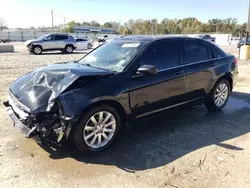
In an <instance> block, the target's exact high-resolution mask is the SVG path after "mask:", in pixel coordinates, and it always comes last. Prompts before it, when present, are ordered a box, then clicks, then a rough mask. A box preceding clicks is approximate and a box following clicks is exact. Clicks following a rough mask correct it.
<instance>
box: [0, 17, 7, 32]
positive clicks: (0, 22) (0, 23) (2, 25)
mask: <svg viewBox="0 0 250 188" xmlns="http://www.w3.org/2000/svg"><path fill="white" fill-rule="evenodd" d="M4 29H8V27H7V25H6V23H5V21H4V20H3V18H1V17H0V31H3V30H4Z"/></svg>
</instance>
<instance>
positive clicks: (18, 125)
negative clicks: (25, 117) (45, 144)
mask: <svg viewBox="0 0 250 188" xmlns="http://www.w3.org/2000/svg"><path fill="white" fill-rule="evenodd" d="M3 104H4V106H6V107H7V112H8V114H9V116H10V118H11V119H12V121H13V126H14V127H15V128H17V129H19V130H20V131H21V132H23V133H24V134H25V136H26V137H27V138H29V137H31V136H33V133H35V131H36V127H33V128H29V127H27V126H26V125H24V124H23V123H22V122H21V121H20V119H19V118H18V117H17V115H16V114H15V112H14V109H13V107H12V106H11V105H10V104H9V101H5V102H4V103H3Z"/></svg>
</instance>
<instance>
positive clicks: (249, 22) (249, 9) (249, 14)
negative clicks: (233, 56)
mask: <svg viewBox="0 0 250 188" xmlns="http://www.w3.org/2000/svg"><path fill="white" fill-rule="evenodd" d="M249 31H250V0H249V5H248V23H247V34H246V42H247V41H248V36H249Z"/></svg>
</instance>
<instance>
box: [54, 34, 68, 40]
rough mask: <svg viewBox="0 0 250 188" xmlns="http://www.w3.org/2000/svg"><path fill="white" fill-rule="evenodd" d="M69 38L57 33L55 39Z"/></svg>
mask: <svg viewBox="0 0 250 188" xmlns="http://www.w3.org/2000/svg"><path fill="white" fill-rule="evenodd" d="M66 39H68V37H67V36H65V35H55V40H66Z"/></svg>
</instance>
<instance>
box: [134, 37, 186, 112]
mask: <svg viewBox="0 0 250 188" xmlns="http://www.w3.org/2000/svg"><path fill="white" fill-rule="evenodd" d="M179 60H180V59H179V45H178V42H177V41H159V42H155V43H153V44H151V45H150V46H149V47H148V48H147V49H146V50H145V51H144V52H143V53H142V55H141V56H140V57H139V58H138V61H137V67H140V66H142V65H154V66H156V67H157V69H158V74H156V75H143V76H141V77H132V78H131V82H130V91H131V92H130V106H131V108H132V113H133V114H134V115H135V116H138V117H142V116H144V115H149V114H151V113H154V112H158V111H161V110H164V109H167V108H168V107H171V106H173V105H175V104H179V103H181V102H183V95H184V94H185V80H184V75H185V74H184V69H183V67H180V61H179ZM133 74H134V75H136V71H134V72H133Z"/></svg>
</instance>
